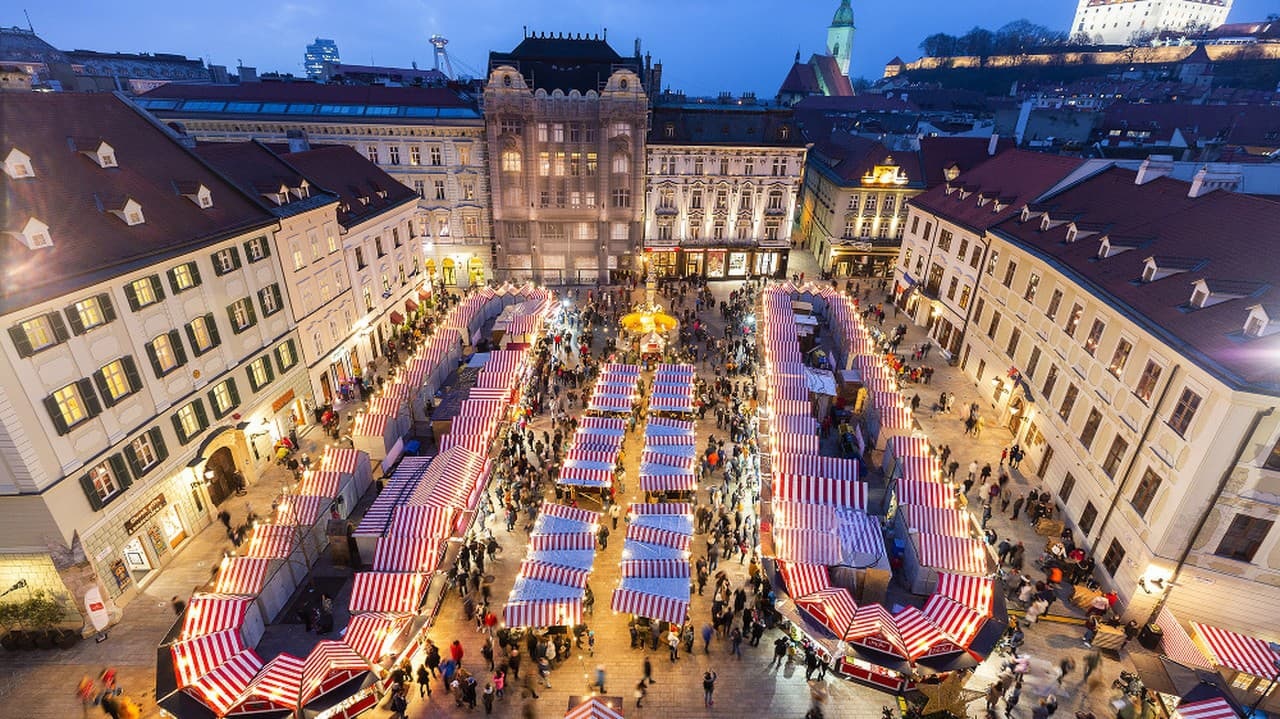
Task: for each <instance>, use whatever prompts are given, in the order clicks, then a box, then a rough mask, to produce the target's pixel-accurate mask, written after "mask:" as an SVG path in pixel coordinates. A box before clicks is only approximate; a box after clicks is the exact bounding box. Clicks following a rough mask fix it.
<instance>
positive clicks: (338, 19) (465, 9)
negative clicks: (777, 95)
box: [0, 0, 1280, 96]
mask: <svg viewBox="0 0 1280 719" xmlns="http://www.w3.org/2000/svg"><path fill="white" fill-rule="evenodd" d="M22 4H23V3H22V2H19V1H18V0H15V2H13V3H6V5H5V10H4V11H3V12H0V23H3V24H4V25H22V26H25V25H26V19H25V18H24V17H23V15H22V7H21V6H22ZM1075 4H1076V3H1075V1H1074V0H1031V2H1027V1H1026V0H965V1H964V2H954V1H951V0H948V1H945V2H943V1H939V0H897V1H896V2H883V1H878V2H869V1H867V0H862V1H859V0H854V3H853V9H854V17H855V23H856V25H857V28H858V32H857V35H856V38H855V42H854V59H853V67H852V68H851V71H850V75H852V76H854V77H857V76H865V77H868V78H872V79H874V78H877V77H879V76H880V75H881V73H882V71H883V68H884V64H885V62H886V61H887V60H889V59H890V58H891V57H893V56H894V55H900V56H902V57H903V58H904V59H906V60H911V59H914V58H916V57H918V56H919V54H920V51H919V49H918V46H919V44H920V41H921V40H922V39H923V38H924V37H925V36H926V35H929V34H931V33H934V32H949V33H955V34H959V33H963V32H964V31H966V30H968V29H969V28H971V27H973V26H974V25H975V24H977V25H982V26H984V27H988V28H991V29H995V28H997V27H999V26H1000V25H1003V24H1004V23H1006V22H1009V21H1011V20H1016V19H1019V18H1023V17H1025V18H1027V19H1028V20H1031V21H1032V22H1036V23H1040V24H1042V25H1046V26H1048V27H1050V28H1054V29H1063V30H1065V29H1066V27H1067V25H1068V24H1069V23H1070V21H1071V16H1072V13H1073V12H1074V8H1075ZM838 5H839V2H838V0H798V1H792V2H785V1H783V0H738V1H737V2H728V1H727V0H719V1H716V2H709V1H706V0H557V1H554V2H549V1H545V0H456V1H454V2H425V1H423V0H371V1H367V2H352V1H351V0H343V1H341V2H339V1H337V0H309V1H299V0H281V1H277V2H262V1H261V0H253V1H251V0H222V1H221V2H214V3H208V4H199V3H197V4H184V3H174V2H171V1H170V0H165V1H163V2H162V1H161V0H126V1H125V2H102V1H101V0H93V1H92V2H90V1H89V0H74V1H68V0H52V1H50V2H28V3H26V6H27V9H28V11H29V12H30V13H31V22H32V24H33V25H34V27H35V29H36V32H37V33H38V34H39V35H40V36H41V37H43V38H44V39H45V40H47V41H48V42H50V43H51V44H53V45H54V46H55V47H58V48H59V49H64V50H70V49H77V48H83V49H89V50H100V51H121V52H138V51H148V52H173V53H179V54H183V55H187V56H189V57H200V58H204V59H206V60H208V61H210V62H212V63H215V64H221V65H227V66H229V67H234V66H235V65H236V64H238V62H239V61H243V63H244V64H245V65H250V66H254V67H257V68H258V70H259V72H264V71H269V70H279V71H281V72H292V73H294V74H295V75H301V74H303V73H302V54H303V50H304V46H305V45H306V44H307V43H309V42H311V41H312V40H313V38H315V37H316V36H320V37H327V38H332V39H334V40H335V41H337V43H338V48H339V50H340V52H341V55H342V59H343V61H345V62H349V63H357V64H369V63H375V64H379V65H396V66H405V67H407V66H408V65H409V64H410V62H412V61H415V60H416V61H417V62H418V65H419V67H430V66H431V62H432V55H431V47H430V45H429V44H428V43H427V38H428V37H430V36H431V35H432V34H434V33H439V34H441V35H444V36H445V37H446V38H448V39H449V51H450V54H451V55H452V57H454V58H455V60H456V61H460V62H458V64H457V65H455V69H458V65H463V66H465V67H469V68H471V69H473V70H475V71H476V72H483V71H484V69H485V65H486V62H487V57H488V52H489V50H510V49H511V48H513V47H514V46H515V45H516V44H517V43H519V42H520V39H521V33H522V30H521V27H522V26H525V25H527V26H528V27H529V29H530V30H531V31H533V30H537V31H547V32H553V31H554V32H566V33H570V32H571V33H597V32H601V31H602V30H603V29H604V28H608V33H609V42H610V44H612V45H613V47H614V49H616V50H618V51H619V52H620V53H622V54H624V55H627V54H630V53H631V52H632V50H633V48H634V44H635V40H636V38H637V37H639V38H641V40H642V43H643V49H644V50H646V51H648V52H651V53H653V59H654V61H655V62H656V61H659V60H660V61H662V63H663V85H664V88H666V87H670V88H671V89H674V90H684V91H686V92H688V93H690V94H696V95H709V94H712V95H713V94H716V93H717V92H719V91H722V90H725V91H731V92H734V93H740V92H742V91H744V90H753V91H756V92H757V93H758V94H760V95H762V96H772V95H773V93H774V92H775V91H776V90H777V88H778V85H779V84H781V82H782V79H783V78H784V77H785V76H786V73H787V71H788V70H789V69H790V66H791V62H792V60H793V58H794V56H795V52H796V49H797V48H799V49H800V51H801V53H802V54H803V55H804V57H806V58H807V57H808V55H809V54H810V53H814V52H821V51H823V50H824V44H825V42H826V27H827V24H828V23H830V21H831V16H832V14H833V13H834V12H835V9H836V7H837V6H838ZM1275 12H1280V0H1236V2H1235V5H1234V7H1233V8H1232V11H1231V16H1230V21H1232V22H1236V21H1245V20H1261V19H1263V18H1265V17H1266V15H1267V14H1268V13H1275Z"/></svg>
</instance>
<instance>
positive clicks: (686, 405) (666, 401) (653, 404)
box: [649, 395, 694, 412]
mask: <svg viewBox="0 0 1280 719" xmlns="http://www.w3.org/2000/svg"><path fill="white" fill-rule="evenodd" d="M649 409H651V410H653V411H654V412H692V411H693V410H694V406H693V397H692V396H689V397H669V396H666V395H654V396H652V397H650V398H649Z"/></svg>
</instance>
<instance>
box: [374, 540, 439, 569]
mask: <svg viewBox="0 0 1280 719" xmlns="http://www.w3.org/2000/svg"><path fill="white" fill-rule="evenodd" d="M440 543H441V540H440V539H435V538H430V537H413V536H408V537H392V536H388V537H381V538H379V539H378V545H377V547H376V548H375V549H374V551H373V571H375V572H433V571H435V569H436V564H437V563H438V562H439V561H440Z"/></svg>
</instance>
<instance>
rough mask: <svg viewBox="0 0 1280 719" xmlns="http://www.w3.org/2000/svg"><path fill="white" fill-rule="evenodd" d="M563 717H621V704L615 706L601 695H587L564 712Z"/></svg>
mask: <svg viewBox="0 0 1280 719" xmlns="http://www.w3.org/2000/svg"><path fill="white" fill-rule="evenodd" d="M564 719H622V706H621V705H619V706H617V707H615V706H614V705H613V703H612V702H611V700H608V699H604V698H602V697H589V698H588V699H587V700H586V701H584V702H582V703H581V704H579V705H577V706H575V707H573V708H572V709H570V710H569V711H568V712H566V713H565V715H564Z"/></svg>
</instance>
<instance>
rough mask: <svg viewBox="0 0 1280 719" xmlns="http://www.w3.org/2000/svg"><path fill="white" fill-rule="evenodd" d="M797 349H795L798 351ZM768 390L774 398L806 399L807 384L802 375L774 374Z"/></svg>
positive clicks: (807, 393)
mask: <svg viewBox="0 0 1280 719" xmlns="http://www.w3.org/2000/svg"><path fill="white" fill-rule="evenodd" d="M798 351H799V350H797V352H798ZM769 391H770V392H771V393H772V395H773V399H774V400H775V401H776V400H806V401H807V400H808V399H809V385H807V384H805V381H804V378H803V377H793V376H791V375H775V376H774V377H773V380H772V381H771V382H770V383H769Z"/></svg>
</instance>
